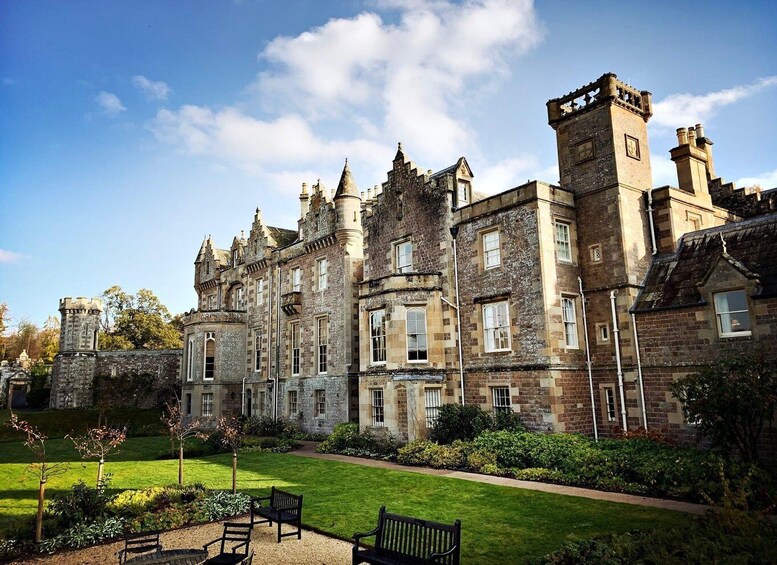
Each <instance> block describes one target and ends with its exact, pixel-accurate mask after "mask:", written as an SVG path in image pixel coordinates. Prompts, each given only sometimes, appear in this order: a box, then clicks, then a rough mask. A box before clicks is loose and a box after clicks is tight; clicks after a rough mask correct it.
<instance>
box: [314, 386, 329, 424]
mask: <svg viewBox="0 0 777 565" xmlns="http://www.w3.org/2000/svg"><path fill="white" fill-rule="evenodd" d="M313 394H314V396H313V404H314V406H315V417H316V418H326V389H324V388H318V389H316V390H315V391H314V393H313Z"/></svg>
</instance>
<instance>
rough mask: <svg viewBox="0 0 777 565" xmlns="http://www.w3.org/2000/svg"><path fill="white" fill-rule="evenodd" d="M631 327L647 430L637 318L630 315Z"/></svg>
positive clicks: (645, 422) (644, 421)
mask: <svg viewBox="0 0 777 565" xmlns="http://www.w3.org/2000/svg"><path fill="white" fill-rule="evenodd" d="M631 326H632V327H633V328H634V349H635V350H636V352H637V376H638V377H639V398H640V402H641V404H642V425H643V426H644V428H645V431H647V429H648V423H647V411H646V409H645V385H644V383H643V381H642V359H641V358H640V355H639V335H638V334H637V317H636V316H635V315H634V312H632V313H631Z"/></svg>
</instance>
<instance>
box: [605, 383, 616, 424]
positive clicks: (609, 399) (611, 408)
mask: <svg viewBox="0 0 777 565" xmlns="http://www.w3.org/2000/svg"><path fill="white" fill-rule="evenodd" d="M604 410H605V413H606V415H607V421H608V422H614V421H615V419H616V418H617V412H616V411H615V389H614V388H612V387H611V386H607V387H604Z"/></svg>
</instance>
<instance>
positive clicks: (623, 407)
mask: <svg viewBox="0 0 777 565" xmlns="http://www.w3.org/2000/svg"><path fill="white" fill-rule="evenodd" d="M617 292H618V291H617V290H611V291H610V307H611V308H612V333H613V335H615V365H616V368H617V371H618V392H619V396H620V399H621V423H622V424H623V426H622V427H623V431H624V432H627V431H629V429H628V425H627V424H626V396H625V394H624V393H623V368H622V367H621V344H620V337H619V334H620V330H619V329H618V315H617V314H616V313H615V295H616V294H617Z"/></svg>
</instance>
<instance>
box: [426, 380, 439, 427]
mask: <svg viewBox="0 0 777 565" xmlns="http://www.w3.org/2000/svg"><path fill="white" fill-rule="evenodd" d="M424 401H425V403H426V427H427V428H431V427H432V426H434V423H435V422H436V421H437V414H439V413H440V389H439V388H427V389H424Z"/></svg>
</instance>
